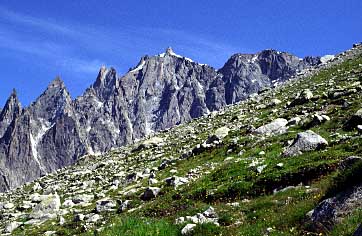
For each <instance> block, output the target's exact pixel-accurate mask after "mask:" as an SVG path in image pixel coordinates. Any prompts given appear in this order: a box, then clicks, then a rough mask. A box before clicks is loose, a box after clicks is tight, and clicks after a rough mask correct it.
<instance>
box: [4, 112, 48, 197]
mask: <svg viewBox="0 0 362 236" xmlns="http://www.w3.org/2000/svg"><path fill="white" fill-rule="evenodd" d="M30 119H31V118H30V114H29V112H27V111H25V112H24V113H23V114H22V115H21V116H20V117H19V118H18V119H15V120H14V121H13V122H12V123H11V125H10V126H9V128H8V129H7V131H6V133H5V135H4V136H3V137H2V138H1V139H0V170H1V172H3V173H2V175H3V177H5V178H6V181H5V182H4V183H5V184H0V191H5V190H8V189H11V188H14V187H17V186H19V185H20V184H23V183H25V182H27V181H29V180H33V179H35V178H38V177H39V176H41V175H42V174H44V173H42V171H41V170H40V168H39V161H38V160H37V159H35V158H34V157H33V152H32V145H31V133H30V130H31V128H30Z"/></svg>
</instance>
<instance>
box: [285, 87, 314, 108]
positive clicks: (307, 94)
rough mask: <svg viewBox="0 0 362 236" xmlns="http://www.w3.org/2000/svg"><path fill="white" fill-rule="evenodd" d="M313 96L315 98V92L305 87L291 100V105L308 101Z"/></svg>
mask: <svg viewBox="0 0 362 236" xmlns="http://www.w3.org/2000/svg"><path fill="white" fill-rule="evenodd" d="M312 98H313V93H312V92H311V91H310V90H309V89H305V90H303V91H302V92H301V93H299V94H298V95H297V96H296V98H295V99H294V100H293V101H292V102H291V104H290V107H293V106H296V105H302V104H304V103H307V102H309V101H310V100H311V99H312Z"/></svg>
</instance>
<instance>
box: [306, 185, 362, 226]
mask: <svg viewBox="0 0 362 236" xmlns="http://www.w3.org/2000/svg"><path fill="white" fill-rule="evenodd" d="M361 207H362V186H355V187H354V188H353V189H350V190H346V191H344V192H341V193H339V194H338V195H336V196H335V197H332V198H328V199H326V200H324V201H322V202H321V203H320V204H319V205H318V206H317V207H316V208H315V209H314V210H313V212H312V214H311V221H312V222H313V224H314V227H315V228H317V229H322V230H330V229H331V228H333V226H334V225H335V224H336V223H340V222H341V220H342V219H344V218H345V217H347V216H348V215H350V214H351V213H352V212H353V211H354V210H356V209H361Z"/></svg>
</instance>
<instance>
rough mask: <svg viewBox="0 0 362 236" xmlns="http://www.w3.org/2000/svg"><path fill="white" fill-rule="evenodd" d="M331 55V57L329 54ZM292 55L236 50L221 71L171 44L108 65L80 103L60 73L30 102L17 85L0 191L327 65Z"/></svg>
mask: <svg viewBox="0 0 362 236" xmlns="http://www.w3.org/2000/svg"><path fill="white" fill-rule="evenodd" d="M329 59H330V58H329ZM325 60H326V59H325V58H320V57H306V58H303V59H300V58H298V57H296V56H294V55H292V54H289V53H286V52H278V51H275V50H264V51H261V52H259V53H256V54H240V53H238V54H235V55H233V56H231V57H230V59H229V60H227V62H226V63H225V65H224V66H223V67H222V68H221V69H219V70H216V69H214V68H213V67H211V66H209V65H205V64H199V63H197V62H194V61H192V60H191V59H189V58H186V57H183V56H180V55H177V54H175V53H174V52H173V50H172V49H171V48H167V50H166V51H165V52H164V53H162V54H159V55H156V56H144V57H142V58H141V60H140V62H139V63H138V65H137V66H136V67H134V68H131V69H130V70H129V71H128V72H127V73H126V74H125V75H123V76H120V75H118V74H117V72H116V70H115V69H114V68H106V67H102V68H101V69H100V71H99V74H98V76H97V78H96V81H95V82H94V83H93V84H92V85H91V86H90V87H89V88H88V89H86V91H85V92H84V93H83V95H81V96H79V97H77V98H76V99H75V100H72V98H71V96H70V94H69V92H68V91H67V89H66V87H65V85H64V83H63V82H62V80H61V79H60V78H56V79H55V80H53V81H52V82H51V83H50V84H49V86H48V87H47V88H46V90H45V91H44V92H43V93H42V94H41V95H40V96H39V97H38V98H37V99H36V101H35V102H33V103H31V104H30V105H29V106H28V107H25V108H22V106H21V104H20V102H19V99H18V97H17V94H16V91H15V90H14V91H13V92H12V93H11V95H10V96H9V98H8V100H7V101H6V104H5V106H4V108H3V109H1V113H0V192H4V191H8V190H10V189H14V188H16V187H18V186H20V185H22V184H24V183H26V182H29V181H32V180H34V179H36V178H38V177H41V176H44V175H46V174H48V173H52V172H54V171H56V170H58V169H60V168H62V167H65V166H69V165H71V164H73V163H75V162H76V161H77V160H78V159H79V157H81V156H83V155H85V154H101V153H104V152H106V151H109V150H111V149H112V148H115V147H119V146H122V145H126V144H130V143H133V142H135V141H137V140H139V139H142V138H144V137H147V136H150V135H152V134H154V133H155V132H157V131H160V130H165V129H168V128H171V127H173V126H176V125H179V124H182V123H185V122H188V121H190V120H192V119H194V118H198V117H201V116H203V115H206V114H209V113H210V112H213V111H217V110H220V109H221V108H223V107H225V106H227V105H230V104H234V103H238V102H240V101H242V100H245V99H247V98H248V97H250V96H253V94H256V93H259V92H261V91H264V90H265V89H268V88H271V87H276V86H278V84H280V83H283V82H285V81H287V80H289V79H291V78H293V77H294V76H296V75H299V74H303V73H306V72H307V71H308V70H313V68H314V67H318V66H319V65H321V64H323V63H325Z"/></svg>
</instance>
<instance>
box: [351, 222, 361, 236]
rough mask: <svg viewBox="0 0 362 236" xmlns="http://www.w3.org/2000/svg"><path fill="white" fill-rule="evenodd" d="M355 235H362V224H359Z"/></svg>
mask: <svg viewBox="0 0 362 236" xmlns="http://www.w3.org/2000/svg"><path fill="white" fill-rule="evenodd" d="M353 236H362V224H360V225H359V226H358V228H357V229H356V231H355V232H354V233H353Z"/></svg>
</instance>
